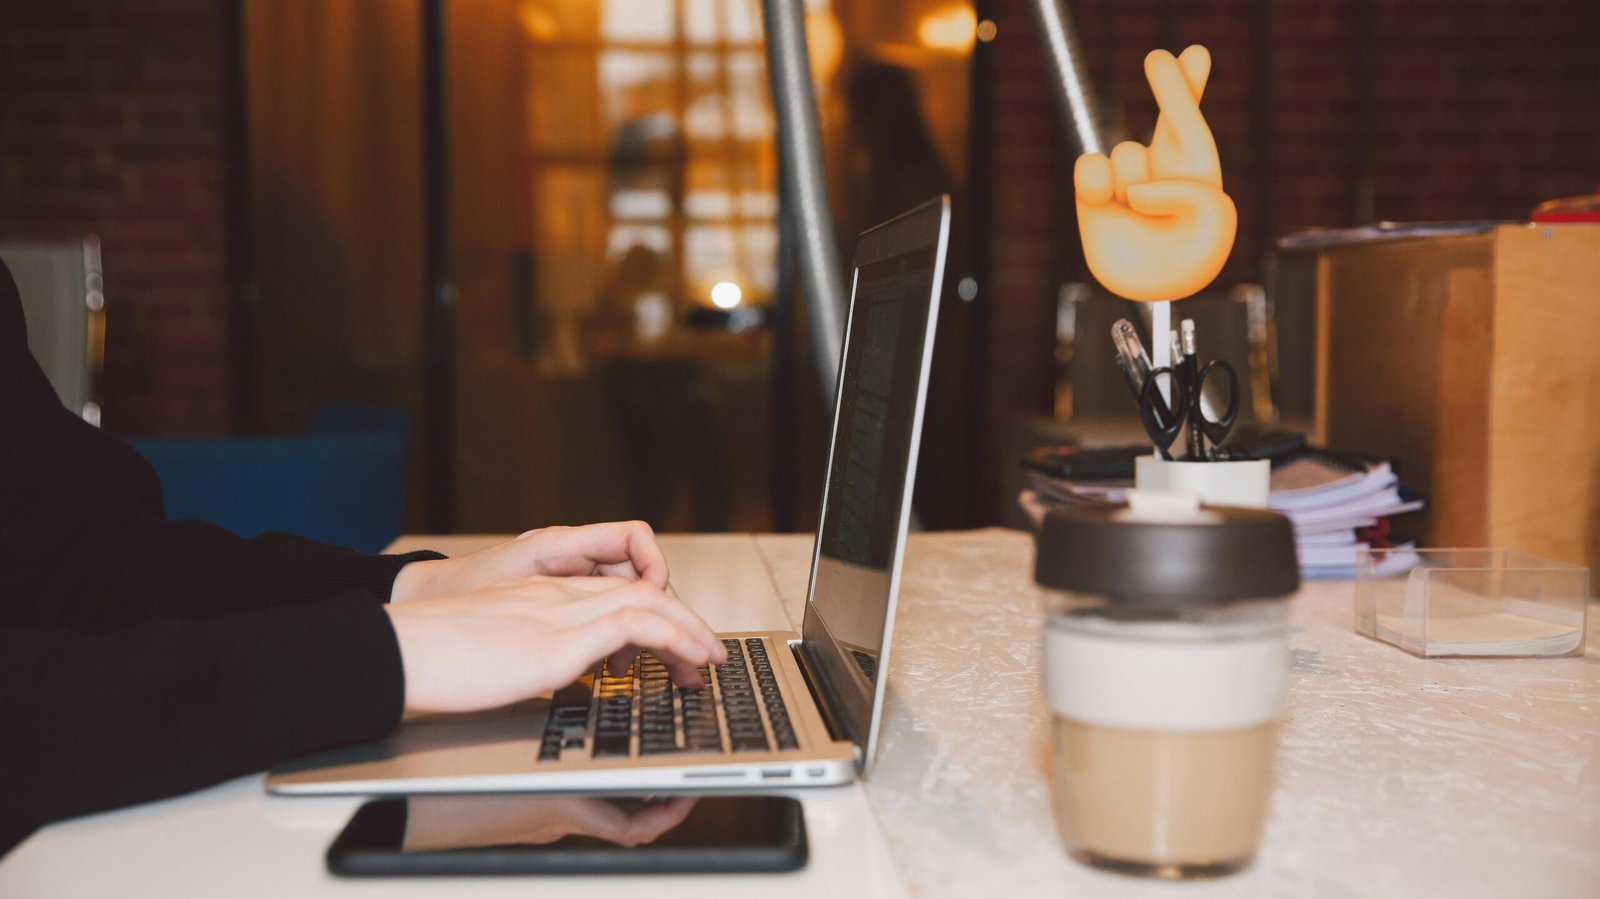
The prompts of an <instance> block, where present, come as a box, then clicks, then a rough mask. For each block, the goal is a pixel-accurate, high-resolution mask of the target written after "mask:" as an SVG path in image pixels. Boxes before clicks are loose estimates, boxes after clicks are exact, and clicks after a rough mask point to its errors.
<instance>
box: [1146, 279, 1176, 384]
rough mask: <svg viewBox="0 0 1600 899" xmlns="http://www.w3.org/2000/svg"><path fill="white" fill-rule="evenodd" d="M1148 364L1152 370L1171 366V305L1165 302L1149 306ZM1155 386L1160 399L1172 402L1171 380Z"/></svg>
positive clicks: (1163, 380) (1157, 382)
mask: <svg viewBox="0 0 1600 899" xmlns="http://www.w3.org/2000/svg"><path fill="white" fill-rule="evenodd" d="M1150 343H1151V344H1153V346H1151V347H1150V364H1151V366H1152V367H1154V368H1166V367H1167V366H1169V365H1171V364H1172V304H1171V303H1167V302H1161V303H1151V304H1150ZM1156 386H1157V387H1159V388H1160V390H1161V398H1162V399H1163V400H1166V401H1167V402H1168V403H1171V402H1172V379H1171V378H1160V379H1158V380H1157V381H1156Z"/></svg>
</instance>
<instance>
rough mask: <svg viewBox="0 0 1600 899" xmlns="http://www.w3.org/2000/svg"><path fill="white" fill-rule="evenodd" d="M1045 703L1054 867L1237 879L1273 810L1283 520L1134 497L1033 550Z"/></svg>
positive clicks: (1285, 562)
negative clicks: (1059, 843) (1064, 860)
mask: <svg viewBox="0 0 1600 899" xmlns="http://www.w3.org/2000/svg"><path fill="white" fill-rule="evenodd" d="M1035 579H1036V580H1037V581H1038V583H1039V584H1040V585H1041V586H1043V587H1045V588H1047V590H1046V596H1047V601H1046V623H1045V638H1044V692H1045V697H1046V700H1047V702H1048V704H1049V707H1050V711H1051V720H1052V724H1051V732H1052V757H1053V765H1052V768H1053V772H1052V773H1053V777H1054V803H1055V812H1056V820H1057V824H1058V826H1059V829H1060V832H1061V838H1062V840H1063V843H1064V845H1065V848H1066V851H1067V852H1068V853H1069V854H1070V855H1071V856H1072V857H1074V858H1076V859H1078V860H1079V861H1081V862H1084V863H1086V864H1089V865H1093V866H1096V867H1100V868H1107V869H1112V870H1116V871H1121V872H1124V873H1130V874H1139V875H1146V876H1153V877H1163V878H1191V877H1207V876H1216V875H1220V874H1227V873H1231V872H1233V871H1237V870H1239V869H1241V868H1243V867H1245V866H1247V865H1248V864H1249V863H1250V861H1251V859H1252V858H1253V857H1254V855H1255V852H1256V849H1257V847H1258V846H1259V845H1260V842H1261V834H1262V828H1263V826H1264V824H1265V822H1266V818H1267V810H1268V805H1269V802H1270V799H1271V795H1272V783H1273V760H1274V756H1275V755H1276V751H1277V723H1278V718H1279V716H1280V714H1281V712H1282V710H1283V701H1284V688H1285V683H1286V681H1287V678H1288V669H1289V648H1288V639H1287V632H1288V612H1289V610H1288V597H1289V595H1290V594H1292V593H1294V591H1295V590H1296V589H1298V587H1299V573H1298V569H1297V568H1296V566H1295V554H1294V535H1293V531H1292V530H1291V528H1290V525H1289V522H1288V520H1287V519H1285V518H1284V517H1283V516H1281V515H1278V514H1276V513H1273V512H1268V511H1264V510H1260V509H1243V508H1232V507H1220V506H1219V507H1205V506H1201V505H1199V503H1198V501H1197V500H1195V499H1194V498H1193V497H1192V496H1186V495H1181V494H1158V495H1154V496H1152V495H1149V494H1142V495H1141V494H1140V493H1139V492H1135V494H1134V501H1133V503H1132V504H1131V505H1130V507H1128V508H1115V507H1104V508H1102V507H1092V506H1083V507H1070V508H1067V509H1064V510H1058V511H1052V512H1051V513H1050V514H1049V515H1048V516H1047V518H1046V519H1045V522H1044V527H1043V528H1042V530H1041V531H1040V533H1039V537H1038V555H1037V562H1036V567H1035Z"/></svg>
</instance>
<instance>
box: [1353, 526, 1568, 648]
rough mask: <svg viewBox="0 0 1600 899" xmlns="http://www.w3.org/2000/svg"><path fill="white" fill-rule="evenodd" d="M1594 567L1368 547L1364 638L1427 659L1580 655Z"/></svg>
mask: <svg viewBox="0 0 1600 899" xmlns="http://www.w3.org/2000/svg"><path fill="white" fill-rule="evenodd" d="M1588 600H1589V569H1587V568H1584V567H1582V566H1579V565H1571V564H1568V563H1566V562H1557V561H1554V560H1552V559H1545V558H1541V557H1539V556H1535V555H1532V554H1529V553H1525V552H1520V551H1518V550H1512V549H1366V550H1360V551H1359V552H1358V553H1357V555H1356V602H1355V611H1356V616H1355V617H1356V620H1355V628H1356V633H1359V634H1363V635H1365V636H1368V637H1371V638H1373V639H1374V640H1381V641H1383V642H1385V643H1390V644H1393V645H1395V646H1398V647H1400V648H1401V649H1403V650H1405V651H1406V652H1409V653H1411V654H1412V655H1417V656H1422V657H1424V658H1442V657H1483V656H1501V657H1506V656H1533V657H1548V656H1567V655H1581V654H1582V653H1583V647H1584V633H1585V626H1586V622H1585V616H1586V614H1587V606H1588Z"/></svg>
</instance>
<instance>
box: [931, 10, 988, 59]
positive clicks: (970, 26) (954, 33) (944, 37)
mask: <svg viewBox="0 0 1600 899" xmlns="http://www.w3.org/2000/svg"><path fill="white" fill-rule="evenodd" d="M917 37H918V38H920V39H921V40H922V45H923V46H925V47H927V48H928V49H930V50H943V51H945V52H948V53H967V52H970V51H971V50H972V43H973V41H975V40H977V37H978V14H977V13H976V12H974V11H973V9H972V7H971V6H967V5H965V4H960V5H956V6H946V7H944V8H943V9H939V10H935V11H934V12H931V13H928V14H927V15H925V16H923V17H922V21H920V22H918V23H917Z"/></svg>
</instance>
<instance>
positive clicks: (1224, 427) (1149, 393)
mask: <svg viewBox="0 0 1600 899" xmlns="http://www.w3.org/2000/svg"><path fill="white" fill-rule="evenodd" d="M1182 328H1183V337H1182V340H1181V341H1180V344H1179V349H1180V350H1181V354H1180V355H1179V356H1177V357H1175V358H1174V359H1173V363H1172V365H1171V366H1162V367H1161V368H1157V369H1152V370H1151V371H1150V374H1149V376H1148V377H1146V378H1145V379H1144V383H1143V384H1142V385H1140V388H1139V421H1140V422H1141V423H1143V424H1144V429H1145V432H1146V433H1148V434H1149V435H1150V440H1151V442H1153V443H1154V444H1155V446H1156V449H1157V450H1158V451H1159V452H1160V453H1161V458H1163V459H1166V460H1168V461H1171V460H1172V456H1171V454H1170V453H1169V452H1168V449H1169V448H1170V447H1171V446H1172V444H1173V441H1175V440H1177V439H1178V434H1179V433H1180V432H1182V431H1183V426H1184V424H1185V423H1187V424H1188V425H1189V447H1188V448H1189V455H1188V460H1189V461H1191V462H1207V461H1214V460H1215V459H1216V457H1217V452H1216V447H1218V446H1221V445H1222V444H1223V443H1224V442H1226V441H1227V439H1228V433H1229V432H1230V431H1232V430H1233V424H1234V421H1235V420H1237V418H1238V415H1239V375H1238V373H1237V372H1235V371H1234V370H1233V366H1232V365H1229V364H1228V363H1227V362H1224V361H1222V360H1221V359H1213V360H1211V361H1210V362H1207V363H1206V364H1205V365H1203V366H1202V365H1199V363H1198V362H1197V361H1196V360H1195V337H1194V320H1193V319H1187V318H1186V319H1184V320H1183V324H1182ZM1216 371H1221V372H1222V373H1223V375H1225V376H1226V378H1227V381H1226V384H1227V388H1226V390H1225V391H1224V392H1223V393H1222V395H1221V396H1220V397H1219V396H1218V395H1217V388H1214V387H1213V388H1212V389H1209V390H1208V389H1207V386H1208V380H1209V379H1210V377H1211V374H1212V373H1213V372H1216ZM1162 377H1165V378H1166V379H1167V383H1168V384H1169V385H1170V386H1171V387H1172V390H1171V393H1172V402H1171V403H1168V402H1167V399H1166V398H1165V397H1163V396H1162V395H1161V389H1160V386H1159V380H1158V379H1160V378H1162ZM1219 400H1220V401H1221V403H1222V404H1224V405H1225V406H1226V408H1225V409H1224V410H1223V412H1222V414H1221V415H1218V414H1217V405H1218V401H1219ZM1207 442H1209V443H1210V444H1211V446H1212V449H1211V450H1210V451H1209V452H1208V451H1207V450H1206V446H1205V445H1206V443H1207Z"/></svg>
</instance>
